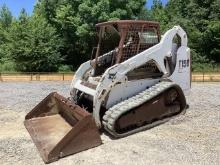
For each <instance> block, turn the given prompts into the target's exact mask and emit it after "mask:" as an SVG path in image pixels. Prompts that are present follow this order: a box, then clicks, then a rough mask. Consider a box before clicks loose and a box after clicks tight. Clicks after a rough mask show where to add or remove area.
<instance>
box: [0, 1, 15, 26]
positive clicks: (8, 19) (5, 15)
mask: <svg viewBox="0 0 220 165" xmlns="http://www.w3.org/2000/svg"><path fill="white" fill-rule="evenodd" d="M12 19H13V17H12V14H11V12H10V10H9V9H8V7H7V6H6V5H5V4H4V5H3V6H2V7H1V8H0V24H1V26H2V27H3V28H4V29H7V28H8V27H9V26H10V24H11V23H12Z"/></svg>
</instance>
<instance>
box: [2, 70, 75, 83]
mask: <svg viewBox="0 0 220 165" xmlns="http://www.w3.org/2000/svg"><path fill="white" fill-rule="evenodd" d="M73 75H74V73H46V72H40V73H39V72H37V73H36V72H31V73H0V81H65V80H72V78H73Z"/></svg>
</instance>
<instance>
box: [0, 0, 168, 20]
mask: <svg viewBox="0 0 220 165" xmlns="http://www.w3.org/2000/svg"><path fill="white" fill-rule="evenodd" d="M36 1H37V0H0V6H2V5H3V4H6V6H7V7H8V8H9V9H10V11H11V12H12V15H13V16H15V17H17V16H18V15H19V13H20V11H21V9H22V8H25V10H26V12H27V13H28V14H29V15H31V13H32V12H33V8H34V5H35V3H36ZM167 1H168V0H162V3H163V4H166V3H167ZM152 3H153V0H148V2H147V4H146V7H147V8H150V7H151V6H152Z"/></svg>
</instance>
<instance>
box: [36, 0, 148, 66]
mask: <svg viewBox="0 0 220 165" xmlns="http://www.w3.org/2000/svg"><path fill="white" fill-rule="evenodd" d="M145 2H146V0H130V1H127V0H93V1H91V0H84V1H79V0H66V1H61V0H51V1H48V0H41V1H39V3H38V4H37V6H36V7H35V12H36V13H38V14H39V15H43V16H44V17H45V18H46V19H47V20H48V22H50V24H51V25H52V26H53V27H55V28H56V29H57V31H58V32H59V33H60V35H61V36H62V38H63V39H64V45H63V48H64V49H63V50H62V51H61V54H62V56H63V57H64V58H65V63H66V64H69V65H74V66H75V67H77V65H79V64H80V63H82V62H83V61H85V60H87V59H88V58H89V56H90V53H91V50H92V47H93V46H94V45H95V44H96V42H97V37H96V33H95V31H96V29H95V24H96V23H98V22H103V21H108V20H113V19H136V18H137V16H138V15H139V13H140V12H141V10H142V9H143V6H144V4H145Z"/></svg>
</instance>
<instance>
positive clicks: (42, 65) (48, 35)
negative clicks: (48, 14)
mask: <svg viewBox="0 0 220 165" xmlns="http://www.w3.org/2000/svg"><path fill="white" fill-rule="evenodd" d="M60 46H61V39H60V37H59V36H58V35H57V33H56V30H55V29H54V28H53V27H52V26H51V25H50V24H48V22H47V21H46V20H45V19H44V18H43V17H40V16H35V15H34V16H32V17H28V16H27V14H26V12H25V10H22V11H21V13H20V16H19V18H18V20H17V21H16V22H14V23H13V24H12V28H11V30H10V43H9V44H8V47H9V49H8V54H9V56H10V57H11V58H12V59H13V60H14V61H15V62H16V68H17V70H19V71H29V72H31V71H57V70H58V67H59V65H60V63H61V60H62V59H61V57H60V52H59V49H60Z"/></svg>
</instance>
